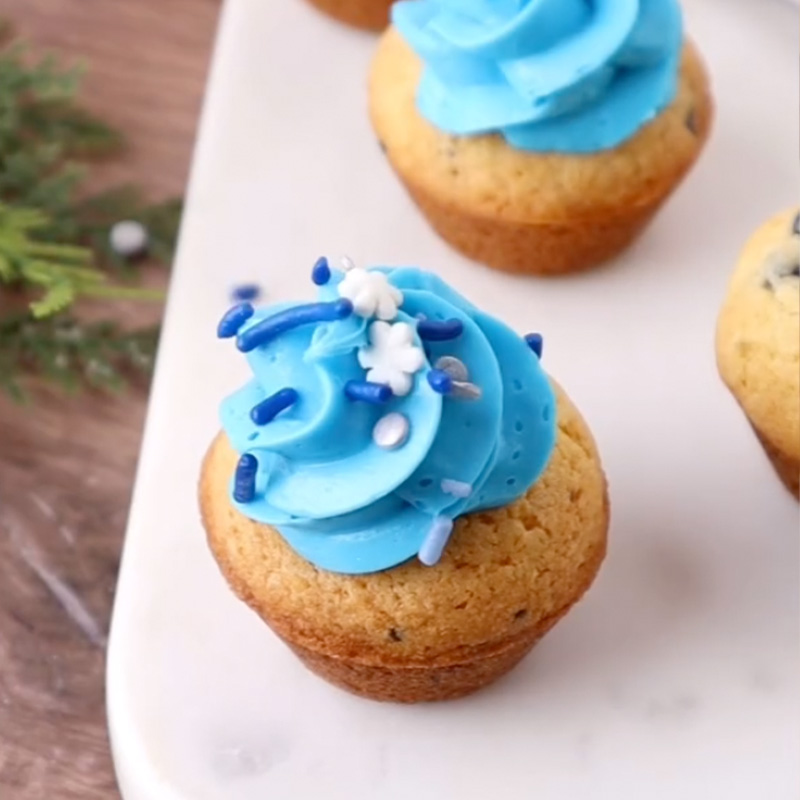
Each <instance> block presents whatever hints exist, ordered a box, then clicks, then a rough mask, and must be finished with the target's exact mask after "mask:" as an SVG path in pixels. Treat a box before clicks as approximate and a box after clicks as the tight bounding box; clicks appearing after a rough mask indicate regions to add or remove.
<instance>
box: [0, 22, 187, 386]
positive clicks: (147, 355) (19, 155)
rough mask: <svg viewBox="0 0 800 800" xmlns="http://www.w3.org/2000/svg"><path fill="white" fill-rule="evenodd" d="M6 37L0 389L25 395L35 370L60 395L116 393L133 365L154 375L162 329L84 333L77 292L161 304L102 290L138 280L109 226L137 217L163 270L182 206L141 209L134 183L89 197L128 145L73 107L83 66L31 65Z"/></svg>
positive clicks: (0, 30)
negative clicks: (120, 280) (93, 164)
mask: <svg viewBox="0 0 800 800" xmlns="http://www.w3.org/2000/svg"><path fill="white" fill-rule="evenodd" d="M11 38H12V32H11V29H10V26H9V25H8V23H7V22H5V21H4V20H3V19H0V309H2V308H5V307H10V308H11V309H12V311H11V312H6V313H5V314H3V312H2V311H0V390H3V389H4V390H6V391H7V392H8V393H10V394H11V395H12V396H14V397H16V398H20V397H21V396H22V394H23V392H22V379H23V378H24V376H25V375H27V374H30V373H33V374H37V375H40V376H42V377H44V378H46V379H48V380H51V381H54V382H56V383H57V384H58V385H60V386H63V387H65V388H77V387H78V386H81V385H88V386H93V387H103V388H114V387H117V386H119V385H122V383H123V382H124V377H125V374H126V373H127V372H128V371H130V370H131V369H133V370H140V371H145V372H147V371H148V370H149V367H150V365H151V364H152V355H153V349H154V347H155V343H156V340H157V331H156V330H155V329H146V330H143V331H134V332H125V331H122V330H121V329H119V328H118V327H117V326H116V325H115V324H114V323H111V322H101V323H94V324H92V325H84V324H82V323H81V321H80V319H78V318H76V317H75V316H74V315H72V314H70V313H69V310H70V308H71V306H72V304H73V303H74V302H75V300H76V299H78V298H79V297H82V296H91V297H96V298H106V297H113V298H128V299H136V300H141V299H148V300H153V299H159V298H160V297H161V293H160V292H154V291H150V290H144V289H139V288H135V287H130V286H119V285H116V284H111V283H109V282H108V274H107V273H108V272H109V271H113V272H116V273H117V274H118V275H119V276H120V277H125V278H133V277H136V276H137V273H138V264H131V263H129V262H126V261H124V260H123V259H121V258H120V257H119V256H118V255H117V254H116V253H114V251H113V250H112V249H111V247H110V244H109V230H110V227H111V226H112V225H113V224H114V223H115V222H117V221H119V220H122V219H135V220H138V221H139V222H141V223H142V224H144V225H145V226H146V228H147V229H148V233H149V238H150V246H149V259H148V262H149V263H161V264H169V263H170V262H171V260H172V257H173V253H174V247H175V239H176V233H177V228H178V223H179V220H180V214H181V203H180V201H178V200H169V201H166V202H163V203H158V204H155V205H153V204H148V203H147V202H145V201H144V199H143V197H142V194H141V192H140V191H139V190H138V189H137V188H136V187H132V186H122V187H118V188H114V189H111V190H108V191H106V192H103V193H102V194H100V195H96V196H88V197H87V196H86V195H85V192H83V191H82V182H83V179H84V177H85V176H86V174H87V160H89V159H91V158H96V157H110V156H113V155H115V154H117V153H119V152H120V151H121V149H122V148H123V147H124V138H123V136H122V135H121V134H120V133H119V132H118V131H115V130H114V129H113V128H111V127H110V126H108V125H107V124H106V123H104V122H103V121H102V120H100V119H98V118H97V117H95V116H94V115H93V114H91V113H89V112H87V111H85V110H84V109H83V108H81V107H80V106H78V105H76V102H75V100H76V97H77V94H78V91H79V87H80V80H81V76H82V72H83V67H82V66H81V65H79V64H78V65H73V66H70V67H64V66H62V65H61V64H59V63H58V62H57V61H56V59H54V58H53V57H52V56H45V57H43V58H39V59H35V58H32V56H31V53H30V51H29V49H28V48H27V46H26V45H25V44H23V43H20V42H11V43H10V44H7V42H9V41H10V39H11ZM3 45H6V46H3ZM4 294H5V295H7V296H8V297H10V298H11V300H12V302H11V303H3V302H2V300H3V295H4ZM20 302H23V303H26V304H28V306H29V310H28V311H24V310H20Z"/></svg>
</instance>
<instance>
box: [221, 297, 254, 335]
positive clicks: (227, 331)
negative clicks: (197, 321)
mask: <svg viewBox="0 0 800 800" xmlns="http://www.w3.org/2000/svg"><path fill="white" fill-rule="evenodd" d="M252 316H253V306H251V305H250V303H239V305H237V306H234V307H233V308H231V309H229V310H228V311H227V312H226V313H225V316H224V317H223V318H222V319H221V320H220V321H219V325H217V336H219V338H220V339H230V338H232V337H234V336H236V334H237V333H239V328H241V327H242V325H244V323H245V322H247V320H249V319H250V317H252Z"/></svg>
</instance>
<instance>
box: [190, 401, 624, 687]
mask: <svg viewBox="0 0 800 800" xmlns="http://www.w3.org/2000/svg"><path fill="white" fill-rule="evenodd" d="M557 397H558V417H559V421H558V434H557V441H556V446H555V450H554V452H553V455H552V459H551V461H550V463H549V465H548V467H547V469H546V471H545V473H544V474H543V475H542V477H541V478H540V479H539V480H538V481H537V482H536V483H535V484H534V486H533V487H532V488H531V489H530V490H529V491H528V492H527V494H526V495H524V496H523V497H521V498H520V499H519V500H517V501H516V502H514V503H513V504H511V505H509V506H507V507H504V508H498V509H494V510H490V511H484V512H480V513H475V514H471V515H468V516H465V517H462V518H460V519H459V520H458V521H457V523H456V526H455V530H454V533H453V536H452V538H451V540H450V542H449V544H448V546H447V548H446V549H445V552H444V556H443V557H442V559H441V561H440V562H439V564H437V565H436V566H435V567H426V566H423V565H422V564H420V563H419V562H418V561H417V560H413V561H410V562H408V563H406V564H403V565H401V566H399V567H396V568H394V569H390V570H387V571H385V572H380V573H375V574H370V575H342V574H337V573H332V572H327V571H324V570H321V569H318V568H316V567H314V566H313V565H312V564H311V563H309V562H308V561H306V560H305V559H303V558H302V557H301V556H299V555H297V554H296V553H295V552H294V551H293V550H292V549H291V548H290V547H289V545H288V544H287V543H286V542H285V541H284V539H283V538H282V537H281V535H280V534H279V533H278V532H277V531H276V530H275V529H274V528H272V527H270V526H268V525H264V524H260V523H258V522H254V521H253V520H250V519H249V518H247V517H245V516H243V515H242V514H240V513H239V512H238V511H236V510H235V509H234V508H233V507H232V505H231V503H230V501H229V497H228V485H229V480H230V477H231V475H232V473H233V471H234V468H235V464H236V460H237V455H236V453H235V452H234V451H233V449H232V448H231V446H230V444H229V442H228V440H227V438H226V437H225V436H224V434H220V435H219V436H218V437H217V438H216V439H215V440H214V442H213V443H212V445H211V447H210V449H209V451H208V454H207V456H206V459H205V461H204V464H203V468H202V476H201V481H200V505H201V510H202V517H203V522H204V525H205V528H206V531H207V535H208V542H209V545H210V547H211V550H212V552H213V555H214V557H215V558H216V560H217V562H218V564H219V567H220V569H221V571H222V574H223V575H224V576H225V578H226V580H227V581H228V583H229V584H230V586H231V587H232V589H233V590H234V592H235V593H236V594H237V595H238V596H239V598H241V599H242V600H243V601H244V602H245V603H247V605H249V606H250V607H251V608H252V609H253V610H254V611H255V612H256V613H257V614H258V615H259V616H260V617H261V618H262V619H263V620H264V621H265V622H266V623H267V624H268V625H269V627H270V628H272V630H273V631H274V632H275V633H276V634H277V635H278V636H280V637H281V639H283V641H284V642H285V643H286V644H287V645H288V646H289V647H290V648H291V649H292V650H293V651H294V652H295V653H296V655H297V656H298V657H299V658H300V659H301V660H302V661H303V663H304V664H305V665H306V666H307V667H308V668H309V669H311V670H312V671H313V672H315V673H316V674H318V675H319V676H321V677H322V678H324V679H325V680H327V681H329V682H331V683H333V684H335V685H337V686H339V687H341V688H343V689H346V690H348V691H350V692H353V693H355V694H358V695H362V696H364V697H369V698H372V699H375V700H389V701H396V702H404V703H414V702H420V701H432V700H445V699H449V698H455V697H460V696H463V695H467V694H470V693H471V692H474V691H476V690H477V689H480V688H481V687H483V686H486V685H488V684H490V683H492V682H493V681H495V680H497V679H498V678H499V677H500V676H502V675H504V674H505V673H506V672H508V671H509V670H510V669H512V667H514V666H515V665H516V664H517V663H518V662H519V661H520V660H521V659H522V658H523V657H524V656H525V655H526V654H527V653H528V652H529V651H530V649H531V648H532V647H533V645H534V644H535V643H536V642H537V641H538V640H539V639H540V638H541V637H542V636H543V635H544V634H545V633H547V631H548V630H550V628H552V627H553V625H555V624H556V622H558V620H559V619H560V618H561V617H562V616H564V614H566V613H567V611H569V609H570V608H571V607H572V606H573V605H574V604H575V603H576V602H577V601H578V600H579V599H580V598H581V596H582V595H583V594H584V592H585V591H586V590H587V589H588V588H589V586H590V585H591V583H592V581H593V580H594V577H595V575H596V573H597V571H598V569H599V567H600V564H601V562H602V560H603V557H604V555H605V551H606V535H607V530H608V522H609V507H608V500H607V494H606V482H605V478H604V475H603V471H602V468H601V465H600V460H599V457H598V454H597V450H596V447H595V444H594V441H593V440H592V436H591V434H590V432H589V429H588V428H587V426H586V424H585V422H584V421H583V419H582V418H581V417H580V415H579V413H578V412H577V410H576V409H575V408H574V406H573V405H572V403H571V402H570V401H569V399H568V398H567V397H566V395H565V394H564V393H563V392H561V391H560V390H558V389H557Z"/></svg>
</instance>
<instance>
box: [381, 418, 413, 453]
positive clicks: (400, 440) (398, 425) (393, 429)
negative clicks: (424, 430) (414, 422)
mask: <svg viewBox="0 0 800 800" xmlns="http://www.w3.org/2000/svg"><path fill="white" fill-rule="evenodd" d="M410 430H411V426H410V424H409V422H408V417H406V416H405V415H404V414H400V413H398V412H397V411H392V412H391V413H389V414H386V415H385V416H383V417H381V418H380V419H379V420H378V421H377V422H376V423H375V427H374V428H373V429H372V440H373V441H374V442H375V444H376V445H378V447H381V448H383V449H384V450H396V449H397V448H398V447H402V446H403V445H404V444H405V443H406V442H407V441H408V434H409V431H410Z"/></svg>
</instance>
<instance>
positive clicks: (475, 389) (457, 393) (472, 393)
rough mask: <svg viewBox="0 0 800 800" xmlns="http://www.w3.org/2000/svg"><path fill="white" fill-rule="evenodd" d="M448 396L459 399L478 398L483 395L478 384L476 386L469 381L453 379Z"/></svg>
mask: <svg viewBox="0 0 800 800" xmlns="http://www.w3.org/2000/svg"><path fill="white" fill-rule="evenodd" d="M450 397H456V398H458V399H459V400H480V399H481V397H483V392H482V391H481V387H480V386H476V385H475V384H474V383H470V382H469V381H453V389H452V391H451V392H450Z"/></svg>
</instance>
